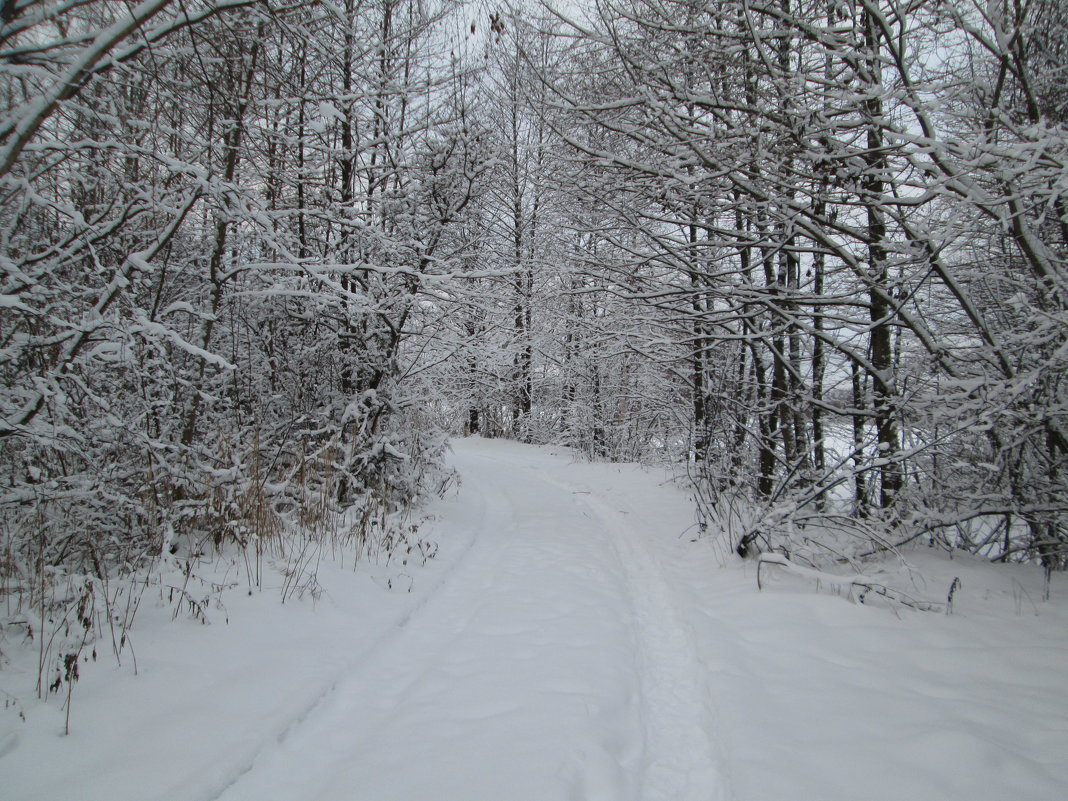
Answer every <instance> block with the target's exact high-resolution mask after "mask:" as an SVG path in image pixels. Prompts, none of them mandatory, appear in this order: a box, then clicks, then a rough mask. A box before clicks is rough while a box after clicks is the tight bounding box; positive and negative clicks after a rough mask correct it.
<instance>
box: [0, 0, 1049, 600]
mask: <svg viewBox="0 0 1068 801" xmlns="http://www.w3.org/2000/svg"><path fill="white" fill-rule="evenodd" d="M0 379H2V380H0V582H2V589H3V590H4V594H14V595H18V594H19V593H22V592H26V591H27V590H26V588H28V587H32V586H38V587H39V586H41V582H43V581H44V580H45V579H44V577H46V576H49V575H54V574H55V573H56V571H70V572H73V573H79V574H87V575H91V576H96V577H98V578H106V577H107V576H108V575H115V574H117V573H123V572H129V571H136V570H139V569H141V568H143V567H144V566H146V565H149V564H151V563H152V562H153V561H154V560H156V559H158V558H160V557H161V556H163V555H166V554H194V553H200V552H203V551H205V550H209V549H213V548H231V547H236V548H239V549H245V551H246V552H249V553H251V552H255V554H257V555H258V554H261V553H263V552H269V551H270V550H271V549H276V548H284V547H286V546H285V543H286V541H287V538H291V537H294V536H296V533H297V532H305V533H307V532H313V533H314V532H323V531H327V530H329V531H332V532H335V533H336V532H338V531H339V530H343V532H342V533H343V536H344V538H346V539H348V540H349V541H351V542H354V543H357V544H359V545H360V547H366V548H372V547H380V546H381V543H382V542H383V541H392V540H393V539H395V538H396V537H399V536H407V535H406V534H404V532H401V533H400V534H398V533H397V532H398V530H400V528H403V527H404V526H406V525H408V524H407V523H405V522H404V521H405V520H407V519H408V517H407V516H408V514H409V512H410V510H411V509H413V508H414V507H417V506H418V504H419V503H420V501H421V499H423V498H426V497H429V496H432V495H433V494H434V493H435V492H438V491H440V490H441V489H442V488H443V487H444V486H445V485H447V484H448V482H449V481H450V476H449V475H448V473H447V472H446V471H445V470H443V468H442V455H443V453H444V451H445V449H446V448H447V443H448V439H449V437H456V436H462V435H473V434H478V435H481V436H482V437H487V438H508V439H515V440H519V441H522V442H529V443H553V444H558V445H565V446H569V447H571V448H573V449H574V450H575V451H577V452H580V453H582V454H585V455H586V456H587V457H589V458H590V459H593V460H599V461H620V462H622V461H628V462H646V463H661V464H670V465H673V466H674V469H675V470H676V472H677V473H678V475H679V476H680V477H681V480H683V481H684V482H685V484H686V486H687V487H689V488H690V491H691V492H692V494H693V498H694V506H695V515H696V516H697V520H698V521H699V528H700V531H701V532H703V533H704V534H705V535H706V536H708V537H718V538H721V539H723V540H725V541H726V542H728V543H729V547H730V549H732V550H735V551H736V552H737V554H739V555H741V556H743V557H744V556H747V555H753V554H756V553H766V552H770V551H773V552H777V553H780V554H784V555H785V556H786V557H788V558H789V559H791V560H796V561H798V562H803V563H805V564H808V565H813V566H815V565H819V564H822V563H827V562H832V561H836V560H856V559H861V558H863V557H865V556H868V555H871V554H875V553H881V552H885V551H892V550H894V549H895V548H898V547H900V546H902V545H904V544H905V543H909V542H912V541H926V542H928V543H929V544H931V545H933V546H937V547H942V548H952V549H965V550H968V551H972V552H974V553H977V554H981V555H983V556H986V557H988V558H990V559H994V560H1003V561H1010V562H1034V563H1039V564H1041V565H1042V567H1044V568H1045V569H1046V570H1047V574H1048V572H1049V571H1054V570H1061V569H1063V568H1064V567H1065V566H1066V563H1068V514H1066V513H1068V387H1066V381H1068V5H1066V4H1064V3H1063V2H1061V0H991V1H990V2H986V1H985V0H983V1H982V2H980V0H715V1H712V0H587V2H584V3H582V2H580V3H567V4H559V5H557V6H556V7H554V4H553V3H552V2H547V3H545V4H544V5H542V4H534V3H519V4H517V5H515V6H514V7H511V8H509V7H507V6H504V5H502V6H495V5H493V4H492V3H486V2H462V1H461V0H320V1H318V2H313V1H311V0H141V1H140V2H134V1H131V2H115V1H114V0H0ZM409 533H410V532H409Z"/></svg>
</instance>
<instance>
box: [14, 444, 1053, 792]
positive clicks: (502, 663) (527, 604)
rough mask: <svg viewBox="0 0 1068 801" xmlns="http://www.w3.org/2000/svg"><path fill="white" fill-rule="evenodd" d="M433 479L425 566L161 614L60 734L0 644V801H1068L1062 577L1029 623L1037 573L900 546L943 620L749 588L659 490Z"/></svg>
mask: <svg viewBox="0 0 1068 801" xmlns="http://www.w3.org/2000/svg"><path fill="white" fill-rule="evenodd" d="M453 462H454V464H455V466H456V467H457V468H458V470H459V471H460V473H461V475H462V476H463V484H462V486H461V487H460V489H459V491H458V492H456V493H454V494H453V495H452V496H450V497H449V498H446V499H445V500H443V501H441V502H439V503H437V504H435V506H434V508H433V509H432V513H433V515H434V520H433V521H432V522H431V523H430V524H429V526H428V527H424V533H426V534H427V536H430V537H432V538H433V539H435V540H436V541H437V542H438V544H439V546H440V553H439V556H438V558H436V559H434V560H432V561H430V562H429V563H428V564H427V565H426V566H419V565H401V564H397V563H396V562H393V563H390V564H388V565H387V564H379V565H361V566H359V567H358V568H357V569H356V570H355V571H354V570H353V569H352V566H351V565H339V564H336V563H333V562H331V561H329V560H324V561H323V562H322V564H321V565H320V568H319V582H320V584H321V585H322V588H323V593H322V595H321V597H320V599H319V600H318V602H313V600H312V599H311V598H310V597H308V596H305V597H304V598H302V599H294V598H290V599H289V600H287V602H286V603H285V604H284V605H283V604H281V603H280V602H279V597H280V593H278V592H275V591H270V590H265V591H264V592H263V593H253V594H252V595H251V596H250V595H248V594H247V590H243V589H241V588H240V587H237V588H234V589H232V590H229V591H225V592H223V593H221V595H219V596H218V597H219V598H220V599H221V601H222V603H223V604H224V605H225V609H220V608H217V607H216V608H213V609H212V610H210V611H209V613H208V617H209V625H202V624H201V623H199V622H197V621H195V620H192V619H188V618H186V617H184V616H183V617H180V619H179V620H178V621H176V622H173V623H172V622H170V617H171V614H172V611H173V608H174V603H173V601H172V602H168V601H167V599H166V598H165V597H162V596H161V594H160V593H159V592H158V591H156V593H155V595H154V596H153V597H148V596H146V600H145V601H144V604H143V607H142V609H141V611H140V613H139V616H138V618H137V621H136V623H135V626H134V630H133V642H134V646H135V648H136V654H137V661H138V675H137V676H134V675H133V669H132V665H131V664H130V659H129V658H124V664H123V665H122V666H117V665H115V663H114V659H112V658H110V657H109V656H108V655H107V654H106V652H105V651H104V649H103V648H101V649H100V658H99V659H98V661H96V662H89V663H86V664H84V665H83V668H82V676H81V680H80V681H79V682H78V684H77V685H76V686H75V689H74V695H73V707H72V710H71V712H72V715H71V727H72V733H71V734H70V735H69V736H63V734H62V731H63V717H64V712H63V711H62V710H61V709H60V708H59V707H60V703H59V702H58V701H57V700H56V699H55V698H53V699H51V700H50V701H49V702H48V703H47V704H41V703H38V702H36V701H35V700H34V693H33V682H34V679H35V677H36V663H35V661H34V659H35V657H34V654H33V652H32V651H31V650H30V649H22V648H21V647H20V646H19V645H18V644H16V643H13V642H11V641H10V640H9V639H5V641H4V642H3V645H2V647H3V650H4V653H5V655H6V657H7V658H8V659H9V663H8V664H7V665H6V666H5V668H4V670H3V671H0V690H3V691H4V692H5V693H6V694H7V695H6V696H3V697H6V698H7V700H8V706H7V708H6V709H3V710H0V799H3V800H4V801H16V800H17V799H18V800H21V799H25V800H26V801H30V800H31V799H33V801H49V800H50V799H55V801H61V800H62V801H66V799H78V800H79V801H91V800H92V799H100V800H101V801H104V800H105V799H106V801H124V799H129V800H130V801H151V800H152V799H167V800H172V799H173V800H175V801H214V800H215V799H220V801H238V800H239V799H257V801H266V800H269V799H280V800H284V801H305V799H323V801H342V800H347V801H390V800H391V799H395V800H396V801H401V800H402V799H403V800H404V801H423V800H424V799H425V800H426V801H461V800H462V801H521V800H525V799H529V800H530V801H554V800H555V799H560V800H561V801H578V800H579V799H582V800H584V801H656V800H657V799H665V800H666V799H672V801H688V800H692V801H714V800H715V799H727V800H731V801H734V800H736V799H745V800H747V801H776V800H777V799H782V800H783V801H787V800H788V801H805V800H807V799H820V801H839V800H840V801H847V800H848V801H856V799H860V798H863V799H869V800H870V799H886V801H891V800H892V801H902V799H920V800H923V801H930V800H934V799H968V801H981V800H982V799H989V800H990V801H1003V800H1004V799H1012V801H1025V800H1027V799H1034V801H1054V800H1055V799H1060V798H1065V797H1068V693H1066V692H1065V691H1064V690H1065V686H1066V685H1068V582H1066V581H1064V577H1062V576H1058V577H1056V579H1055V582H1054V586H1053V600H1052V601H1051V602H1048V603H1047V602H1043V601H1042V600H1041V594H1042V588H1041V574H1040V573H1039V571H1037V570H1035V569H1027V568H1021V567H998V568H994V567H991V566H989V565H986V564H984V563H982V562H981V561H979V560H975V559H970V558H962V557H957V558H955V559H950V558H948V557H947V556H946V555H942V554H934V553H930V552H927V551H926V550H923V549H919V550H916V551H914V552H911V553H908V554H906V555H905V556H906V559H907V561H908V563H909V565H908V566H901V565H900V564H899V563H897V562H894V563H891V564H888V565H887V567H886V568H885V578H886V580H887V582H894V583H896V586H898V587H899V588H900V589H904V590H906V591H908V592H909V593H910V594H911V595H914V596H917V597H925V598H930V599H932V600H936V601H944V600H945V596H946V592H947V590H948V588H949V585H950V582H951V581H952V580H953V578H954V577H958V578H960V580H961V583H962V586H961V588H960V589H959V590H958V591H957V592H956V596H955V603H954V613H953V614H952V615H943V614H934V613H922V612H915V611H912V610H909V609H905V608H903V607H898V608H896V609H895V608H891V607H888V606H881V607H880V606H877V605H875V606H872V605H860V604H853V603H850V602H849V601H848V600H846V599H845V598H842V597H838V596H836V595H834V594H833V593H830V592H828V591H827V589H826V588H822V589H817V587H816V586H815V585H814V584H813V583H811V582H808V581H806V580H804V579H800V578H796V577H790V576H786V575H782V576H779V577H778V578H775V579H773V580H772V582H771V585H770V586H769V587H766V588H765V590H764V591H763V592H758V591H757V589H756V581H755V566H754V565H753V564H752V563H744V564H743V563H740V562H738V561H737V560H735V559H734V558H733V557H728V556H727V555H726V554H725V552H724V551H725V549H724V548H723V547H722V545H717V544H716V543H714V542H712V541H710V540H700V541H697V542H694V541H693V531H692V530H690V529H689V527H690V525H691V523H692V511H691V504H690V502H689V499H688V498H687V497H686V495H685V494H684V493H683V492H681V491H679V490H678V489H676V488H674V487H673V486H671V485H670V484H668V483H666V482H664V480H663V476H661V475H658V474H656V473H654V472H646V471H643V470H642V469H640V468H637V467H630V466H612V465H596V464H585V463H581V462H577V461H574V460H571V459H569V458H568V456H567V454H566V453H554V452H553V451H552V450H551V449H546V448H533V447H525V446H521V445H517V444H514V443H509V442H503V441H489V440H480V439H470V440H463V441H459V442H457V443H455V454H454V456H453ZM909 567H911V568H913V569H912V570H911V571H910V569H909ZM873 569H875V570H878V569H879V568H877V567H875V568H873ZM236 570H237V568H236V567H235V568H234V572H235V573H236ZM868 572H869V573H870V572H872V571H871V570H868ZM910 576H911V577H910ZM921 577H922V578H921ZM282 582H283V578H282V576H281V575H278V576H277V579H276V580H275V585H277V586H280V585H281V584H282ZM125 656H126V657H128V652H127V654H126V655H125ZM12 699H17V702H18V703H17V704H15V703H13V701H12ZM20 711H21V712H22V713H23V714H24V715H25V718H26V720H25V721H23V720H22V719H21V718H20V715H19V712H20Z"/></svg>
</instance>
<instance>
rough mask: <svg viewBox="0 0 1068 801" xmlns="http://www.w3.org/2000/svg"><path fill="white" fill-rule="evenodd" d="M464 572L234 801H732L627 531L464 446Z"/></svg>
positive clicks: (695, 680) (689, 673) (612, 514)
mask: <svg viewBox="0 0 1068 801" xmlns="http://www.w3.org/2000/svg"><path fill="white" fill-rule="evenodd" d="M457 451H458V452H457V454H456V456H455V460H454V461H455V464H456V466H457V467H458V469H459V470H460V472H461V475H462V476H463V481H464V486H463V489H462V496H463V497H464V499H465V502H464V507H463V508H464V509H465V510H466V512H465V513H464V517H465V518H466V519H464V520H452V521H448V520H446V521H442V522H443V524H445V525H466V526H472V527H473V533H474V541H473V543H472V545H471V547H470V549H469V551H468V552H467V554H466V556H465V557H464V558H463V560H462V561H461V562H460V563H459V564H458V565H457V567H456V568H455V569H454V571H453V572H452V574H451V575H450V576H449V577H448V579H447V580H446V581H445V582H444V584H443V585H442V586H441V587H440V588H439V589H438V590H437V591H436V593H435V594H434V596H433V598H432V602H430V603H427V604H425V605H424V606H422V608H420V609H419V610H417V611H416V612H415V613H414V614H413V615H412V616H411V617H410V618H409V619H408V620H407V621H406V623H405V625H404V626H403V627H402V628H400V629H399V630H398V631H397V633H396V634H395V635H393V636H392V637H390V638H389V639H388V640H386V641H385V642H383V643H382V644H381V645H379V646H378V647H377V648H376V649H375V650H374V651H373V652H372V653H371V654H369V655H368V657H367V658H366V660H365V661H364V662H363V663H362V664H361V665H359V666H358V667H357V668H356V669H354V670H353V672H351V673H350V674H349V675H347V676H346V677H345V678H344V679H343V680H342V681H341V682H340V683H339V684H338V685H337V686H336V687H335V688H334V689H333V691H332V692H331V693H330V694H329V695H328V696H327V697H325V698H324V699H322V700H321V701H320V702H319V703H318V704H317V706H316V708H315V709H313V710H311V711H310V712H309V713H308V714H307V716H306V717H305V718H304V719H303V720H302V721H301V722H300V723H299V724H298V725H296V726H294V727H292V728H291V729H290V730H289V731H288V732H287V734H286V736H285V737H284V738H283V739H281V741H280V742H277V743H276V744H273V745H271V746H270V747H268V748H266V749H264V750H263V751H262V752H261V753H260V754H259V756H258V757H257V758H256V760H255V761H254V762H253V763H252V765H251V766H250V769H249V770H248V771H247V772H246V773H245V774H243V775H241V776H239V777H237V778H236V780H235V781H234V783H233V784H232V785H231V786H229V787H228V788H227V789H226V790H225V791H224V792H223V793H222V794H221V795H220V796H218V798H219V799H220V801H238V800H239V799H250V800H251V799H263V798H265V797H276V798H287V799H298V798H299V799H309V800H310V799H324V800H325V799H339V798H351V799H367V800H368V801H371V800H372V799H373V800H374V801H388V800H389V799H398V801H399V800H400V799H409V800H410V799H429V798H434V799H437V800H438V801H449V800H450V799H455V800H456V801H461V800H463V801H470V799H510V801H521V800H522V799H530V801H552V800H553V799H562V800H566V801H570V800H571V799H574V800H575V801H577V800H578V799H584V800H585V801H597V800H598V799H603V801H625V799H634V801H658V800H659V799H665V801H666V799H673V800H677V801H686V800H687V799H693V801H698V799H700V800H701V801H710V800H711V799H719V798H724V797H725V793H724V791H723V788H722V785H721V783H720V776H719V772H718V770H717V767H716V762H715V758H714V757H715V751H714V750H713V747H712V743H711V742H710V740H709V737H708V733H707V732H708V729H709V725H710V723H711V721H710V720H709V719H708V705H707V703H706V702H705V699H704V697H703V694H702V688H703V679H702V671H701V670H700V667H699V665H698V662H697V656H696V651H695V649H694V647H693V644H692V643H690V642H689V641H688V639H687V636H686V634H685V631H684V629H683V628H682V626H681V625H680V623H679V622H678V620H677V619H676V618H675V614H674V611H673V608H672V605H671V601H670V598H669V593H668V591H667V586H666V584H665V582H664V579H663V577H662V576H661V575H660V573H659V571H658V569H657V567H656V562H655V561H654V560H653V559H652V558H651V557H650V554H649V552H648V550H647V549H646V547H645V546H644V545H643V543H642V540H641V536H640V532H638V531H635V530H634V529H633V528H632V527H631V524H630V522H629V521H628V520H627V519H626V515H624V514H622V513H620V512H618V511H615V510H614V509H613V508H612V507H611V506H610V505H608V504H606V503H605V502H604V501H603V500H601V499H599V498H598V497H597V495H596V494H595V493H593V492H590V491H585V490H580V491H577V490H575V489H571V488H568V487H565V486H562V485H560V484H557V483H555V482H553V481H552V480H551V478H550V477H549V476H548V475H547V474H545V473H544V471H539V470H538V469H537V466H538V465H537V456H538V454H537V452H536V451H531V458H532V459H533V460H534V461H532V462H530V463H527V464H522V463H518V464H517V463H516V462H514V461H510V462H504V461H500V460H498V459H497V458H495V457H494V452H495V448H494V446H493V444H492V443H483V442H478V441H474V442H465V443H461V444H460V445H459V447H458V449H457Z"/></svg>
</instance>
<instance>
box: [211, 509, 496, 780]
mask: <svg viewBox="0 0 1068 801" xmlns="http://www.w3.org/2000/svg"><path fill="white" fill-rule="evenodd" d="M472 500H473V503H472V504H470V506H471V507H472V508H473V510H474V514H473V515H472V516H471V520H470V522H469V524H468V525H469V529H468V530H469V531H470V532H471V537H470V539H469V540H468V541H467V542H466V543H464V544H463V545H462V547H461V549H460V550H459V552H458V553H457V554H456V555H455V556H454V557H453V559H452V560H451V562H450V564H449V566H448V568H447V570H446V571H445V572H444V573H443V574H442V575H440V576H438V579H437V581H436V582H435V583H434V584H433V585H432V586H431V587H430V588H429V589H428V590H426V592H425V593H423V595H422V597H420V598H419V599H418V600H417V601H416V602H415V603H413V604H411V605H410V606H409V607H408V608H407V609H406V610H404V611H403V612H402V613H401V614H400V616H399V617H398V618H397V621H396V622H395V623H394V624H393V625H392V626H390V627H389V628H387V629H386V630H385V631H384V632H382V633H381V634H379V635H378V636H377V637H376V638H374V639H373V640H372V641H371V642H370V643H368V644H366V645H364V646H363V647H362V648H361V649H360V651H359V653H358V654H357V655H356V656H355V657H354V658H353V660H352V661H351V662H349V663H348V664H346V665H345V666H344V667H343V668H341V669H339V670H338V671H337V672H336V673H335V674H334V676H333V678H332V679H330V680H329V681H327V682H324V683H323V684H322V685H321V686H320V689H319V691H318V692H316V693H315V694H314V695H313V696H312V697H311V698H309V699H308V701H307V702H306V703H305V704H304V706H303V707H302V709H301V710H300V711H299V712H298V713H296V714H294V715H293V716H291V717H290V718H289V719H288V720H287V721H285V722H284V723H283V724H281V725H277V726H275V727H274V728H273V730H272V731H270V732H269V733H268V734H266V735H265V736H261V737H260V738H259V739H258V740H257V742H256V743H255V744H254V745H252V746H251V747H250V748H249V750H248V751H247V752H246V753H245V754H244V755H242V756H241V757H239V758H238V760H237V761H236V762H235V765H234V768H233V770H232V772H231V774H230V776H229V777H228V778H227V779H226V780H225V781H223V782H221V783H220V784H218V785H216V787H215V788H213V789H212V790H210V791H209V792H207V793H204V794H203V795H201V796H200V798H201V800H202V801H220V800H221V799H224V798H226V797H228V794H229V793H230V792H231V789H232V788H233V787H234V786H235V785H237V784H239V783H240V782H241V781H242V780H243V779H244V778H245V777H246V776H247V775H248V774H250V773H252V772H253V771H255V770H256V769H257V768H258V767H259V766H260V765H262V764H263V763H264V762H265V761H267V760H268V759H269V757H270V756H271V755H272V754H274V753H277V751H278V750H279V748H280V747H281V746H284V744H285V743H286V741H287V740H288V739H289V738H290V737H291V736H292V735H293V734H294V733H295V732H297V731H299V730H300V728H301V727H302V726H304V725H305V724H306V723H307V722H308V721H309V720H310V719H311V718H313V717H314V716H315V715H316V714H317V713H319V712H320V711H321V710H322V709H324V708H325V707H326V705H327V702H329V701H330V700H332V699H334V698H336V696H337V695H338V694H339V692H341V691H342V690H343V686H344V685H345V684H346V682H348V681H350V680H351V678H352V675H353V673H354V672H359V670H360V669H361V668H362V667H363V666H365V665H366V664H367V663H369V662H370V661H371V660H373V659H374V658H375V655H376V654H377V653H379V651H380V650H381V649H383V648H386V647H388V646H389V643H390V642H392V641H393V640H395V639H397V638H398V637H399V636H401V635H402V633H403V632H404V630H405V629H406V628H407V627H408V626H409V624H410V623H411V622H412V620H413V619H415V618H417V617H418V616H419V615H420V614H421V613H423V612H424V611H425V610H426V609H427V607H428V606H430V605H431V602H432V601H433V600H434V599H435V598H436V597H437V596H438V595H440V594H442V593H443V592H445V591H446V590H447V589H448V588H449V587H450V586H451V585H452V584H453V583H454V582H455V580H456V578H455V577H456V574H457V573H458V572H460V571H461V569H462V568H463V567H464V565H465V564H466V561H467V557H468V555H469V554H470V553H471V551H472V550H474V547H475V545H476V543H477V541H478V538H479V534H481V533H482V531H483V529H484V526H483V525H482V524H483V521H484V520H485V518H486V508H487V503H486V498H485V496H483V495H482V494H480V493H479V494H475V497H474V498H473V499H472Z"/></svg>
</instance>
